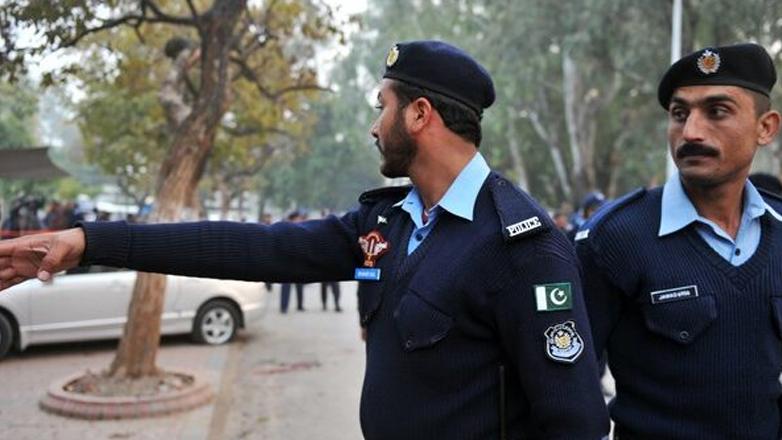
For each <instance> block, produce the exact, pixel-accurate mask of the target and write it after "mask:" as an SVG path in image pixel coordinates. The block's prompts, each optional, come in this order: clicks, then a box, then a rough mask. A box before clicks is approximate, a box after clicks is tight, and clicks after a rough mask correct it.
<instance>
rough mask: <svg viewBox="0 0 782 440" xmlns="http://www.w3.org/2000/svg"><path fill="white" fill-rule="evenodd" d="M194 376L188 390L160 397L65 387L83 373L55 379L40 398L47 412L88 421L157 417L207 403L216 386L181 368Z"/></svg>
mask: <svg viewBox="0 0 782 440" xmlns="http://www.w3.org/2000/svg"><path fill="white" fill-rule="evenodd" d="M177 373H184V374H188V375H190V376H192V377H193V378H194V383H193V385H191V386H189V387H187V388H186V389H184V390H177V391H172V392H168V393H165V394H161V395H157V396H118V397H100V396H91V395H86V394H80V393H72V392H68V391H65V389H64V388H65V386H66V385H68V384H69V383H71V382H73V381H75V380H76V379H78V378H80V377H82V376H83V373H80V374H75V375H71V376H68V377H66V378H64V379H60V380H57V381H55V382H54V383H53V384H52V385H50V386H49V389H48V390H47V392H46V394H45V395H44V396H43V397H42V398H41V399H40V401H39V406H40V408H41V409H43V410H44V411H46V412H49V413H52V414H56V415H60V416H65V417H74V418H79V419H87V420H118V419H132V418H143V417H156V416H165V415H169V414H174V413H178V412H182V411H187V410H190V409H193V408H197V407H199V406H203V405H206V404H207V403H209V402H210V401H211V400H212V398H213V397H214V393H213V391H212V388H211V387H210V386H209V384H208V383H206V382H204V381H203V380H202V379H200V378H199V377H198V376H197V375H195V374H193V373H191V372H182V371H177Z"/></svg>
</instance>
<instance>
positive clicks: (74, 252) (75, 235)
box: [38, 228, 84, 281]
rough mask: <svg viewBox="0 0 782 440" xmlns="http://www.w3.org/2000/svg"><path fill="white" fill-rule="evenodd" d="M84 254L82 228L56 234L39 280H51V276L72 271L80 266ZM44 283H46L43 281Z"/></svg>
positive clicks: (40, 270)
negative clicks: (64, 271) (68, 270)
mask: <svg viewBox="0 0 782 440" xmlns="http://www.w3.org/2000/svg"><path fill="white" fill-rule="evenodd" d="M83 252H84V233H83V232H82V230H81V228H73V229H70V230H67V231H63V232H60V233H58V234H56V235H55V236H54V237H53V239H52V242H51V244H50V246H49V249H48V252H46V254H45V255H44V257H43V259H42V260H41V264H40V266H39V268H38V278H41V277H42V276H43V277H46V280H48V279H49V278H51V274H54V273H57V272H60V271H62V270H66V269H71V268H73V267H75V266H77V265H78V264H79V261H80V260H81V255H82V253H83ZM41 280H42V281H46V280H44V279H41Z"/></svg>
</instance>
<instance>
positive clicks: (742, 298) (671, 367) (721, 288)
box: [576, 44, 782, 440]
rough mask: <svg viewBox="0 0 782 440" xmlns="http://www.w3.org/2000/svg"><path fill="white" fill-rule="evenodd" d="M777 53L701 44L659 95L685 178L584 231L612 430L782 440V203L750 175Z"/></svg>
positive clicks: (764, 135) (763, 141)
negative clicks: (607, 372)
mask: <svg viewBox="0 0 782 440" xmlns="http://www.w3.org/2000/svg"><path fill="white" fill-rule="evenodd" d="M775 82H776V72H775V69H774V64H773V62H772V60H771V58H770V57H769V55H768V53H767V52H766V51H765V50H764V49H763V48H762V47H761V46H758V45H755V44H738V45H733V46H727V47H714V48H708V49H703V50H699V51H697V52H695V53H693V54H690V55H687V56H685V57H684V58H682V59H680V60H679V61H677V62H676V63H675V64H673V65H672V66H671V67H670V69H668V71H667V72H666V73H665V75H664V76H663V77H662V80H661V81H660V84H659V89H658V98H659V102H660V104H661V105H662V107H663V108H664V109H665V110H667V112H668V140H669V143H670V151H671V155H672V157H673V160H674V162H675V164H676V167H677V168H678V174H676V175H674V176H672V177H671V178H670V179H669V180H668V181H667V182H666V183H665V185H664V187H662V188H655V189H651V190H644V189H641V190H637V191H635V192H633V193H631V194H629V195H627V196H625V197H623V198H621V199H620V200H618V201H615V202H613V203H612V204H611V205H609V206H607V207H605V208H603V209H602V210H601V211H600V212H598V213H597V214H596V215H595V217H594V218H593V219H592V220H590V221H589V222H587V223H586V225H585V226H584V227H582V229H581V231H580V233H579V239H577V242H576V247H577V251H578V255H579V258H580V260H581V262H582V264H583V276H584V291H585V292H586V293H585V294H586V298H587V305H588V309H589V312H590V318H591V321H592V329H593V334H594V339H595V348H596V349H597V350H598V352H602V350H603V349H604V348H607V350H608V361H609V365H610V369H611V371H612V373H613V375H614V377H615V378H616V392H617V395H616V399H615V400H614V401H613V403H612V404H611V405H610V406H609V407H610V412H611V417H612V419H613V420H614V422H615V424H616V428H615V432H616V438H617V439H621V440H628V439H629V440H634V439H666V440H685V439H686V440H699V439H703V440H706V439H709V440H715V439H725V440H728V439H730V440H736V439H743V440H760V439H766V440H768V439H779V438H780V429H781V428H782V420H780V414H782V404H781V403H782V400H781V399H782V386H781V385H780V373H781V372H782V217H780V215H779V212H782V201H781V200H780V199H778V198H776V197H774V196H771V195H770V194H768V193H759V192H758V191H757V190H756V189H755V187H754V186H753V185H752V183H751V182H750V181H748V180H747V176H748V175H749V170H750V165H751V163H752V159H753V157H754V155H755V152H756V151H757V150H758V148H760V147H762V146H766V145H768V144H769V143H771V142H772V140H773V138H774V137H775V135H776V133H777V130H778V129H779V125H780V114H779V113H778V112H776V111H774V110H771V107H770V100H769V94H770V93H771V89H772V87H773V85H774V83H775Z"/></svg>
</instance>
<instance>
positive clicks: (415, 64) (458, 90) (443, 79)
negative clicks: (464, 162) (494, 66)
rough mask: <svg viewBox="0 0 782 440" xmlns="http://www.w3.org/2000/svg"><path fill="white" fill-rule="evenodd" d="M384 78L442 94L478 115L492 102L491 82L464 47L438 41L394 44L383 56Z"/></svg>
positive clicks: (487, 74) (492, 90) (492, 89)
mask: <svg viewBox="0 0 782 440" xmlns="http://www.w3.org/2000/svg"><path fill="white" fill-rule="evenodd" d="M383 78H391V79H396V80H399V81H404V82H406V83H409V84H412V85H415V86H418V87H421V88H424V89H428V90H431V91H434V92H437V93H440V94H443V95H445V96H447V97H449V98H453V99H455V100H457V101H459V102H461V103H462V104H465V105H467V106H468V107H470V108H472V109H473V110H475V111H476V112H478V114H480V113H481V112H482V111H483V109H485V108H489V107H490V106H491V105H492V103H494V83H493V82H492V80H491V76H489V73H488V72H487V71H486V69H484V68H483V66H481V65H480V64H478V62H477V61H475V60H474V59H473V58H472V57H471V56H470V55H468V54H467V53H466V52H464V51H463V50H461V49H459V48H458V47H456V46H452V45H450V44H448V43H443V42H441V41H411V42H408V43H399V44H397V45H395V46H394V47H392V48H391V50H390V51H389V52H388V56H387V57H386V71H385V74H384V75H383Z"/></svg>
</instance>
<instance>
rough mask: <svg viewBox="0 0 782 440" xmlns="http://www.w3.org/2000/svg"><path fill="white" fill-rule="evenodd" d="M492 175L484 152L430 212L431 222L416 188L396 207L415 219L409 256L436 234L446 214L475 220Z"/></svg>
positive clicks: (455, 181)
mask: <svg viewBox="0 0 782 440" xmlns="http://www.w3.org/2000/svg"><path fill="white" fill-rule="evenodd" d="M489 173H490V169H489V165H487V164H486V160H485V159H484V158H483V156H481V153H476V154H475V156H473V158H472V159H471V160H470V162H469V163H468V164H467V165H466V166H465V167H464V169H462V171H461V172H460V173H459V175H458V176H456V179H455V180H454V181H453V183H451V186H450V187H448V191H446V192H445V195H444V196H443V198H442V199H440V201H439V202H438V203H437V205H435V206H433V207H432V208H431V209H429V210H428V211H427V215H428V219H427V220H428V221H427V222H426V224H424V220H423V218H422V214H423V212H424V203H423V201H422V200H421V196H420V195H419V194H418V190H417V189H416V188H413V189H412V190H411V191H410V192H409V193H407V197H405V198H404V199H402V200H401V201H399V202H398V203H396V204H395V205H394V206H395V207H401V208H402V210H404V211H405V212H407V213H408V214H409V215H410V219H411V220H413V233H412V235H410V241H408V243H407V255H410V254H412V253H413V251H415V250H416V249H417V248H418V245H420V244H421V243H422V242H423V241H424V239H425V238H426V237H427V236H428V235H429V233H430V232H432V229H434V226H435V224H436V223H437V219H439V218H440V216H441V215H442V213H443V211H447V212H449V213H451V214H453V215H455V216H457V217H461V218H463V219H465V220H468V221H472V218H473V211H474V209H475V201H476V200H477V199H478V192H480V190H481V187H482V186H483V182H485V181H486V178H487V177H489Z"/></svg>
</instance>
